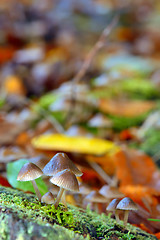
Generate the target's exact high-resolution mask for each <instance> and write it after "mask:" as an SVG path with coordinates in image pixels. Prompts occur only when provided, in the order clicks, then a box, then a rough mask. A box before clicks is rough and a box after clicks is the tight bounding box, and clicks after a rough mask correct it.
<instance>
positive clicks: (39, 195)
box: [32, 180, 42, 201]
mask: <svg viewBox="0 0 160 240" xmlns="http://www.w3.org/2000/svg"><path fill="white" fill-rule="evenodd" d="M32 184H33V187H34V190H35V193H36V195H37V197H38V201H41V197H42V195H41V194H40V191H39V189H38V187H37V184H36V181H35V180H32Z"/></svg>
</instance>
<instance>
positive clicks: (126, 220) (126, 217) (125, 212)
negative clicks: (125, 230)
mask: <svg viewBox="0 0 160 240" xmlns="http://www.w3.org/2000/svg"><path fill="white" fill-rule="evenodd" d="M128 215H129V210H125V211H124V226H126V225H127V222H128Z"/></svg>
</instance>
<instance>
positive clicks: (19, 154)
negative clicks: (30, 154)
mask: <svg viewBox="0 0 160 240" xmlns="http://www.w3.org/2000/svg"><path fill="white" fill-rule="evenodd" d="M25 157H27V153H26V152H25V151H24V150H23V149H21V148H20V147H17V146H11V147H2V148H0V163H7V162H10V161H13V160H17V159H20V158H25Z"/></svg>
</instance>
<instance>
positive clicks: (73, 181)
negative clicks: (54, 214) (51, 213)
mask: <svg viewBox="0 0 160 240" xmlns="http://www.w3.org/2000/svg"><path fill="white" fill-rule="evenodd" d="M50 181H51V183H53V184H55V185H57V186H59V187H60V190H59V193H58V195H57V198H56V201H55V203H54V206H55V208H57V207H58V204H59V202H60V200H61V197H62V195H63V193H64V191H65V190H69V191H73V192H78V191H79V185H78V181H77V178H76V176H75V174H74V173H73V172H71V171H69V170H68V169H67V170H64V171H61V172H59V173H57V174H56V175H55V176H53V177H52V178H51V179H50Z"/></svg>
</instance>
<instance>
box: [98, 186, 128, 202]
mask: <svg viewBox="0 0 160 240" xmlns="http://www.w3.org/2000/svg"><path fill="white" fill-rule="evenodd" d="M99 193H100V194H102V195H103V196H104V197H106V198H111V199H112V198H122V197H124V194H123V193H121V192H120V191H119V190H118V189H117V188H116V187H111V186H108V185H104V186H103V187H102V188H101V189H100V190H99Z"/></svg>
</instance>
